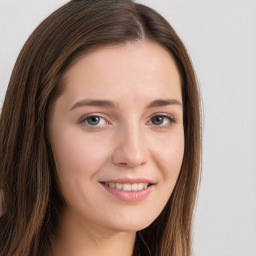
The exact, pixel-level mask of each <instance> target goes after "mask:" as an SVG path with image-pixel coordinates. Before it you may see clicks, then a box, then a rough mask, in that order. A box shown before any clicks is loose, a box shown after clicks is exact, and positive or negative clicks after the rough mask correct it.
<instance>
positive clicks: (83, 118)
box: [79, 114, 176, 129]
mask: <svg viewBox="0 0 256 256" xmlns="http://www.w3.org/2000/svg"><path fill="white" fill-rule="evenodd" d="M91 117H99V118H101V119H104V120H105V121H106V122H107V123H109V122H108V121H107V120H106V118H104V117H102V116H100V115H97V114H90V115H87V116H84V117H82V118H81V119H80V120H79V123H80V124H83V125H84V124H85V125H86V126H88V127H89V128H98V127H100V126H99V125H98V124H97V125H90V124H88V118H91ZM155 117H163V118H165V119H168V120H169V121H170V122H171V124H167V125H154V124H153V125H154V126H155V127H156V128H158V129H163V128H168V127H170V126H171V125H172V124H175V123H176V120H175V118H174V117H173V115H170V114H154V115H153V116H152V117H151V118H150V122H151V123H152V119H153V118H155ZM148 122H149V121H148ZM148 122H147V123H148Z"/></svg>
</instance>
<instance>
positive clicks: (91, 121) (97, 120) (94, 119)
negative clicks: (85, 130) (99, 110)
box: [79, 115, 108, 127]
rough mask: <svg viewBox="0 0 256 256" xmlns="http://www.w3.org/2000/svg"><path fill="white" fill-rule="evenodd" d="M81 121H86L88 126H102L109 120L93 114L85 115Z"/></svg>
mask: <svg viewBox="0 0 256 256" xmlns="http://www.w3.org/2000/svg"><path fill="white" fill-rule="evenodd" d="M79 123H85V125H87V126H96V127H98V126H102V125H104V124H107V123H108V121H107V120H106V119H105V118H103V117H101V116H97V115H91V116H86V117H83V118H82V119H81V120H80V121H79Z"/></svg>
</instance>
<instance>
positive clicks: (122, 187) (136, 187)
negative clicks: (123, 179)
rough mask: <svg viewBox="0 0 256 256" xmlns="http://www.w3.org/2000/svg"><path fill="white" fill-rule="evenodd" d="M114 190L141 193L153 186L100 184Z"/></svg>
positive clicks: (145, 184) (147, 184)
mask: <svg viewBox="0 0 256 256" xmlns="http://www.w3.org/2000/svg"><path fill="white" fill-rule="evenodd" d="M100 183H101V184H104V185H106V186H108V187H110V188H112V189H118V190H123V191H141V190H144V189H146V188H148V187H149V186H151V185H152V184H150V183H118V182H100Z"/></svg>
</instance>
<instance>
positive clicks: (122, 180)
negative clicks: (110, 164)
mask: <svg viewBox="0 0 256 256" xmlns="http://www.w3.org/2000/svg"><path fill="white" fill-rule="evenodd" d="M100 182H107V183H148V184H155V182H153V181H152V180H150V179H148V178H135V177H134V178H130V177H129V178H128V177H125V178H118V179H109V180H102V181H100Z"/></svg>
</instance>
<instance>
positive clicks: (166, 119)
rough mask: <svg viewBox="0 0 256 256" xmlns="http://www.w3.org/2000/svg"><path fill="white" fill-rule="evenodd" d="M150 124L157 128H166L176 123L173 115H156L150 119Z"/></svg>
mask: <svg viewBox="0 0 256 256" xmlns="http://www.w3.org/2000/svg"><path fill="white" fill-rule="evenodd" d="M150 122H151V123H152V124H153V125H155V126H160V127H166V126H170V125H171V124H172V123H175V119H174V117H173V116H172V115H169V114H168V115H167V114H165V115H155V116H153V117H152V118H151V119H150Z"/></svg>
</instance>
